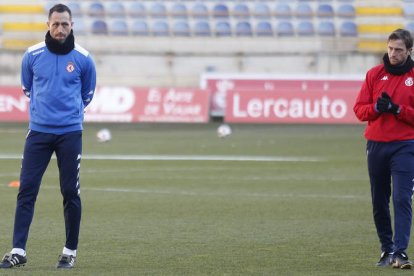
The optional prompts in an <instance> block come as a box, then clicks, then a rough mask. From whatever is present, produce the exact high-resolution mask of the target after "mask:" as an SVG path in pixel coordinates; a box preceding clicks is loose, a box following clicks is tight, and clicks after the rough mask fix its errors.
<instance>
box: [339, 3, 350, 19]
mask: <svg viewBox="0 0 414 276" xmlns="http://www.w3.org/2000/svg"><path fill="white" fill-rule="evenodd" d="M336 15H337V16H338V17H355V7H354V6H353V5H351V4H342V5H340V6H339V7H338V9H337V11H336Z"/></svg>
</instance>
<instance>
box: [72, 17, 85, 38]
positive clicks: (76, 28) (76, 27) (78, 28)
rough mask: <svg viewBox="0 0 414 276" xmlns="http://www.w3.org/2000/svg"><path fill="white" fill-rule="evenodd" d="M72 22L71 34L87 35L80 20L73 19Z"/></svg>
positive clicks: (83, 23)
mask: <svg viewBox="0 0 414 276" xmlns="http://www.w3.org/2000/svg"><path fill="white" fill-rule="evenodd" d="M73 22H74V23H73V32H74V33H75V36H76V35H86V34H87V28H86V25H85V22H84V21H83V20H82V19H81V18H74V19H73Z"/></svg>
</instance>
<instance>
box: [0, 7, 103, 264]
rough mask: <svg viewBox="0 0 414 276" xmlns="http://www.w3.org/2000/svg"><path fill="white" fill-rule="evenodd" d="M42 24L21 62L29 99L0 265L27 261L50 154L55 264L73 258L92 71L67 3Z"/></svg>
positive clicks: (93, 66) (73, 261) (94, 80)
mask: <svg viewBox="0 0 414 276" xmlns="http://www.w3.org/2000/svg"><path fill="white" fill-rule="evenodd" d="M47 25H48V29H49V30H48V32H47V34H46V38H45V42H42V43H39V44H36V45H34V46H32V47H30V48H28V50H27V51H26V53H25V54H24V57H23V61H22V69H21V70H22V72H21V78H22V86H23V91H24V93H25V94H26V96H28V97H29V98H30V111H29V115H30V122H29V132H28V134H27V137H26V143H25V147H24V153H23V160H22V167H21V173H20V189H19V193H18V196H17V204H16V213H15V221H14V232H13V249H12V250H11V252H10V253H7V254H6V255H5V256H4V258H3V260H2V261H1V263H0V268H13V267H18V266H22V265H24V264H25V263H26V262H27V258H26V242H27V238H28V234H29V228H30V224H31V222H32V218H33V213H34V205H35V201H36V198H37V194H38V192H39V188H40V183H41V180H42V177H43V174H44V172H45V170H46V168H47V166H48V164H49V161H50V159H51V156H52V154H53V153H55V154H56V157H57V164H58V168H59V176H60V190H61V193H62V196H63V208H64V219H65V230H66V243H65V246H64V247H63V251H62V254H61V255H60V256H59V260H58V263H57V267H58V268H72V267H73V265H74V263H75V260H76V250H77V246H78V237H79V227H80V220H81V199H80V197H79V194H80V182H79V170H80V161H81V156H82V129H83V127H82V123H83V113H84V108H85V107H86V106H87V105H88V104H89V103H90V101H91V100H92V97H93V94H94V90H95V85H96V71H95V65H94V62H93V60H92V58H91V56H90V55H89V53H88V52H87V51H86V50H85V49H83V48H82V47H80V46H79V45H77V44H76V43H75V41H74V36H73V31H72V25H73V22H72V14H71V11H70V9H69V8H68V7H67V6H65V5H62V4H57V5H55V6H53V7H52V8H51V9H50V10H49V17H48V22H47Z"/></svg>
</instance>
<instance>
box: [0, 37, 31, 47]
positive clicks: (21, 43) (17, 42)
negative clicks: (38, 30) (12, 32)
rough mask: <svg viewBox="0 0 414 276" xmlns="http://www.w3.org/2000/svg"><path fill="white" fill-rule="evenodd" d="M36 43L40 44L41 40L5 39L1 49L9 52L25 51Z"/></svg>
mask: <svg viewBox="0 0 414 276" xmlns="http://www.w3.org/2000/svg"><path fill="white" fill-rule="evenodd" d="M36 43H39V40H32V39H10V38H5V39H3V42H2V45H1V48H3V49H8V50H25V49H27V48H28V47H30V46H32V45H34V44H36Z"/></svg>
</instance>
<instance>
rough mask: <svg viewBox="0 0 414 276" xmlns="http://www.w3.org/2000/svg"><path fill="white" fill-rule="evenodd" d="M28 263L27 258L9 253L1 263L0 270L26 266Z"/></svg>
mask: <svg viewBox="0 0 414 276" xmlns="http://www.w3.org/2000/svg"><path fill="white" fill-rule="evenodd" d="M26 263H27V258H26V257H25V256H22V255H19V254H12V253H7V254H6V255H4V257H3V260H2V261H1V263H0V268H13V267H19V266H24V265H25V264H26Z"/></svg>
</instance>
